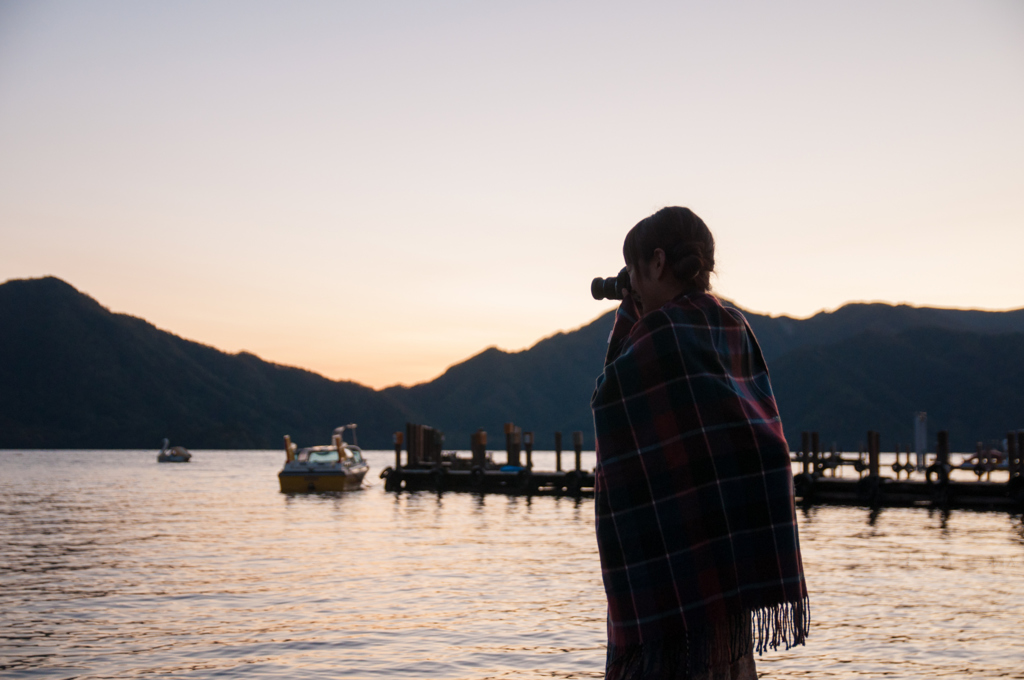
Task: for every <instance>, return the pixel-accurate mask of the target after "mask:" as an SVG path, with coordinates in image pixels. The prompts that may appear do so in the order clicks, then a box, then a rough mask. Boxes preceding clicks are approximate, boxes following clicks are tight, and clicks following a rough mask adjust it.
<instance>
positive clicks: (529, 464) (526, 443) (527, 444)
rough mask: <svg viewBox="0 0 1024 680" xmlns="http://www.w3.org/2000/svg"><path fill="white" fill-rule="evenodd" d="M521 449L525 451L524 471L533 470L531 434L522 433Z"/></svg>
mask: <svg viewBox="0 0 1024 680" xmlns="http://www.w3.org/2000/svg"><path fill="white" fill-rule="evenodd" d="M523 448H524V449H526V469H527V470H532V469H533V432H524V433H523Z"/></svg>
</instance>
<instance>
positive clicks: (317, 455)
mask: <svg viewBox="0 0 1024 680" xmlns="http://www.w3.org/2000/svg"><path fill="white" fill-rule="evenodd" d="M346 430H348V431H351V432H352V442H353V443H351V444H349V443H348V442H346V441H345V440H344V437H343V435H344V434H345V431H346ZM355 430H356V426H355V424H354V423H352V424H349V425H343V426H341V427H337V428H335V429H334V435H333V436H332V438H331V439H332V443H331V444H330V445H327V446H310V447H307V448H304V449H299V448H298V447H296V446H295V444H293V443H292V438H291V437H290V436H288V435H285V436H284V451H285V463H284V468H283V469H282V470H281V472H279V473H278V475H277V478H278V479H279V480H280V482H281V491H282V492H284V493H295V492H304V491H352V490H354V489H358V488H360V487H361V486H362V484H363V477H365V476H366V472H367V470H369V469H370V466H369V465H367V464H366V461H365V460H364V459H363V451H362V449H360V448H359V446H358V445H357V444H356V436H355Z"/></svg>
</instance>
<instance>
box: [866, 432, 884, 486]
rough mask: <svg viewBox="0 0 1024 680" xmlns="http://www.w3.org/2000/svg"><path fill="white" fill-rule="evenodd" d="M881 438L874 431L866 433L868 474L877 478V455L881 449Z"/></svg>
mask: <svg viewBox="0 0 1024 680" xmlns="http://www.w3.org/2000/svg"><path fill="white" fill-rule="evenodd" d="M881 448H882V446H881V436H880V435H879V434H878V433H877V432H875V431H874V430H869V431H868V474H869V475H871V476H873V477H877V476H878V453H879V449H881Z"/></svg>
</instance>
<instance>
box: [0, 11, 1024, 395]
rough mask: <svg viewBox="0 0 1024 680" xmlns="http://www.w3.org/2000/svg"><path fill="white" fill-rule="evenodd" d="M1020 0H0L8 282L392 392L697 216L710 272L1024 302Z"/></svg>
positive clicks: (731, 290) (517, 341)
mask: <svg viewBox="0 0 1024 680" xmlns="http://www.w3.org/2000/svg"><path fill="white" fill-rule="evenodd" d="M1022 110H1024V5H1022V4H1021V3H1019V2H1011V1H1005V2H998V1H988V2H901V3H862V2H858V3H854V2H841V3H826V4H822V3H815V2H809V1H807V2H793V3H786V4H784V5H778V4H765V3H753V2H733V3H715V4H706V5H695V4H679V3H667V2H649V3H639V4H638V3H630V4H625V3H623V4H608V3H604V4H601V5H600V6H597V5H594V4H593V3H582V2H560V3H539V2H530V3H513V4H510V5H507V6H494V5H480V4H478V3H463V2H440V3H411V2H377V3H356V4H352V3H344V4H343V3H327V2H306V3H302V4H299V5H295V4H290V3H272V2H215V3H205V2H203V3H200V2H178V3H159V4H158V3H131V2H92V3H55V2H5V3H3V4H0V281H4V280H8V279H11V278H26V277H39V276H45V275H54V276H58V277H60V278H62V279H64V280H66V281H67V282H68V283H70V284H71V285H73V286H75V287H77V288H78V289H79V290H81V291H83V292H85V293H87V294H89V295H91V296H93V297H94V298H96V299H97V300H98V301H100V302H101V303H102V304H104V305H106V306H108V307H110V308H111V309H112V310H113V311H118V312H125V313H128V314H132V315H135V316H139V317H142V318H145V319H147V320H149V321H151V322H152V323H154V324H156V325H157V326H159V327H161V328H163V329H166V330H169V331H171V332H174V333H176V334H178V335H181V336H183V337H187V338H190V339H194V340H197V341H199V342H203V343H206V344H209V345H213V346H215V347H218V348H220V349H223V350H225V351H231V352H235V351H241V350H246V351H250V352H253V353H255V354H257V355H259V356H261V357H263V358H264V359H267V360H270V361H275V362H279V363H284V364H290V365H296V366H302V367H304V368H308V369H310V370H313V371H316V372H319V373H322V374H324V375H327V376H329V377H331V378H336V379H346V380H355V381H357V382H361V383H363V384H367V385H371V386H374V387H383V386H386V385H391V384H395V383H405V384H412V383H416V382H421V381H424V380H429V379H431V378H433V377H435V376H437V375H438V374H439V373H441V372H442V371H443V370H444V369H445V368H446V367H447V366H449V365H451V364H452V363H455V362H458V361H460V360H462V359H465V358H467V357H468V356H470V355H472V354H475V353H477V352H479V351H481V350H482V349H484V348H485V347H488V346H491V345H497V346H499V347H502V348H505V349H509V350H518V349H523V348H526V347H528V346H530V345H532V344H534V343H535V342H536V341H537V340H539V339H540V338H542V337H545V336H548V335H551V334H552V333H555V332H557V331H559V330H568V329H572V328H575V327H578V326H580V325H582V324H584V323H587V322H589V321H590V320H592V319H593V318H595V317H597V316H598V315H600V314H601V313H603V312H604V311H606V310H608V309H609V308H610V306H609V305H608V304H607V302H603V303H598V302H595V301H594V300H592V299H591V298H590V295H589V292H588V291H589V282H590V279H591V278H592V277H594V276H610V275H613V274H615V273H616V272H617V271H618V269H619V267H621V266H622V265H621V260H622V257H621V245H622V238H623V236H624V235H625V233H626V231H627V230H628V229H629V227H631V226H632V225H633V224H634V223H636V222H637V221H638V220H639V219H641V218H643V217H645V216H647V215H649V214H650V213H652V212H654V211H655V210H657V209H658V208H660V207H661V206H663V205H686V206H689V207H690V208H692V209H693V210H694V211H695V212H696V213H697V214H698V215H700V216H701V217H702V218H703V219H704V220H705V222H706V223H707V224H708V226H709V227H710V228H711V230H712V231H713V233H714V234H715V236H716V239H717V242H718V258H717V259H718V277H717V279H715V280H714V281H713V283H714V285H715V288H716V290H717V291H718V292H719V293H720V294H721V295H723V296H725V297H728V298H729V299H731V300H733V301H735V302H736V303H737V304H739V305H740V306H742V307H744V308H747V309H750V310H753V311H758V312H766V313H771V314H789V315H794V316H806V315H810V314H813V313H814V312H816V311H819V310H822V309H833V308H836V307H838V306H840V305H842V304H844V303H846V302H849V301H855V300H880V301H888V302H908V303H911V304H915V305H929V306H953V307H971V308H986V309H1010V308H1018V307H1021V306H1024V274H1022V267H1021V261H1022V258H1024V200H1022V199H1021V196H1024V126H1022V125H1021V124H1020V116H1021V111H1022Z"/></svg>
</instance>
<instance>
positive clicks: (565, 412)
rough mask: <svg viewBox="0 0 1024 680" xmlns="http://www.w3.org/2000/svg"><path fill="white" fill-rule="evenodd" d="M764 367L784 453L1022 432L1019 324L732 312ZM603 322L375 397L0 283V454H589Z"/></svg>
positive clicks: (882, 308) (992, 318) (865, 311)
mask: <svg viewBox="0 0 1024 680" xmlns="http://www.w3.org/2000/svg"><path fill="white" fill-rule="evenodd" d="M745 314H746V316H747V318H748V319H749V321H750V324H751V327H752V328H753V329H754V331H755V333H756V335H757V337H758V340H759V342H760V344H761V346H762V349H763V351H764V353H765V356H766V358H767V360H768V362H769V368H770V370H771V373H772V382H773V385H774V388H775V392H776V396H777V399H778V403H779V410H780V412H781V413H782V417H783V422H784V425H785V429H786V433H787V436H788V437H789V439H790V445H791V446H792V447H796V446H797V445H799V440H800V432H801V431H802V430H818V431H819V432H820V433H821V438H822V441H823V442H824V443H826V444H829V443H831V442H835V443H836V444H837V446H839V447H841V448H843V449H846V450H851V449H853V450H855V449H856V448H857V446H858V445H859V443H860V442H862V441H863V440H864V433H865V432H866V431H867V430H868V429H874V430H878V431H880V432H881V433H882V437H883V447H891V446H892V445H894V444H896V443H897V442H903V443H907V442H910V441H911V434H912V433H911V423H912V417H913V414H914V413H915V412H916V411H927V412H928V414H929V427H930V431H931V433H932V439H934V432H935V431H936V430H938V429H948V430H949V432H950V439H951V445H952V446H953V448H954V449H958V450H971V449H973V446H974V442H975V441H978V440H985V441H989V442H991V441H994V440H997V439H999V438H1001V437H1002V436H1003V435H1004V434H1005V432H1006V430H1007V429H1009V428H1020V427H1024V310H1015V311H1012V312H983V311H976V310H947V309H930V308H915V307H909V306H906V305H897V306H893V305H882V304H850V305H846V306H844V307H842V308H840V309H839V310H836V311H835V312H831V313H828V312H823V313H820V314H816V315H815V316H813V317H810V318H809V319H793V318H789V317H770V316H765V315H760V314H752V313H746V312H745ZM611 323H612V314H611V313H610V312H609V313H607V314H604V315H602V316H600V317H599V318H597V319H596V320H594V321H593V322H591V323H590V324H587V325H585V326H583V327H582V328H580V329H577V330H575V331H572V332H568V333H558V334H556V335H553V336H551V337H549V338H546V339H544V340H541V341H540V342H538V343H537V344H536V345H534V346H533V347H531V348H530V349H528V350H523V351H521V352H504V351H502V350H499V349H496V348H489V349H486V350H484V351H483V352H481V353H480V354H477V355H476V356H473V357H471V358H469V359H467V360H465V361H463V362H461V363H459V364H456V365H454V366H452V367H451V368H449V369H448V370H447V371H445V373H444V374H443V375H441V376H440V377H439V378H437V379H435V380H433V381H431V382H428V383H423V384H420V385H415V386H412V387H390V388H387V389H384V390H373V389H371V388H368V387H365V386H362V385H359V384H356V383H352V382H345V381H332V380H328V379H326V378H323V377H322V376H319V375H316V374H314V373H311V372H309V371H304V370H301V369H298V368H291V367H287V366H280V365H277V364H272V363H268V362H265V361H262V360H261V359H259V358H258V357H255V356H253V355H251V354H247V353H240V354H226V353H224V352H220V351H219V350H216V349H214V348H212V347H208V346H205V345H201V344H199V343H195V342H191V341H188V340H185V339H182V338H179V337H177V336H175V335H173V334H171V333H167V332H165V331H162V330H159V329H157V328H155V327H154V326H152V325H151V324H149V323H147V322H146V321H143V320H142V319H137V318H134V317H131V316H127V315H124V314H114V313H111V312H110V311H109V310H107V309H106V308H104V307H102V306H101V305H100V304H99V303H97V302H96V301H95V300H93V299H92V298H89V297H88V296H86V295H83V294H81V293H79V292H78V291H76V290H75V289H74V288H73V287H71V286H70V285H68V284H66V283H64V282H63V281H60V280H59V279H55V278H45V279H33V280H19V281H9V282H7V283H5V284H2V285H0V448H47V447H83V448H84V447H89V448H138V447H142V448H151V447H155V446H156V445H157V444H158V443H159V441H160V439H161V438H162V437H164V436H168V437H171V438H172V439H173V441H174V442H176V443H181V444H184V445H186V446H190V447H193V448H277V447H279V446H280V443H281V436H282V435H283V434H285V433H289V434H291V435H292V437H293V438H294V439H295V440H296V441H297V442H299V443H300V444H308V443H314V442H315V443H320V442H324V441H325V440H326V437H327V435H328V433H329V432H330V431H331V430H332V429H333V428H334V427H335V426H337V425H339V424H343V423H344V422H357V423H359V426H360V427H359V434H360V443H361V444H363V445H364V446H366V447H368V448H385V449H386V448H390V447H391V433H392V432H394V431H396V430H401V429H403V428H404V424H405V422H406V421H408V420H412V421H414V422H421V423H426V424H430V425H433V426H435V427H437V428H439V429H441V430H442V431H444V432H445V433H446V446H448V447H450V448H458V449H465V448H468V445H469V436H470V433H472V432H474V431H475V430H476V429H477V428H479V427H483V428H484V429H485V430H487V432H488V433H489V435H490V448H491V449H501V448H503V442H504V439H503V435H502V425H503V424H504V423H505V422H508V421H514V422H515V423H516V424H517V425H520V426H522V427H523V428H524V429H525V430H532V431H534V432H535V436H536V445H537V448H539V449H547V448H551V446H552V445H553V438H552V433H553V432H555V431H561V432H563V434H564V437H565V439H564V442H565V445H566V446H567V447H568V446H569V442H570V441H571V439H570V434H569V433H570V432H572V431H573V430H581V431H583V432H584V435H585V441H586V444H585V445H586V447H587V448H590V447H592V446H593V425H592V421H591V417H590V407H589V403H590V394H591V392H592V390H593V386H594V380H595V378H596V377H597V375H598V374H599V373H600V371H601V365H602V360H603V357H604V350H605V343H606V340H607V337H608V333H609V331H610V330H611Z"/></svg>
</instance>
